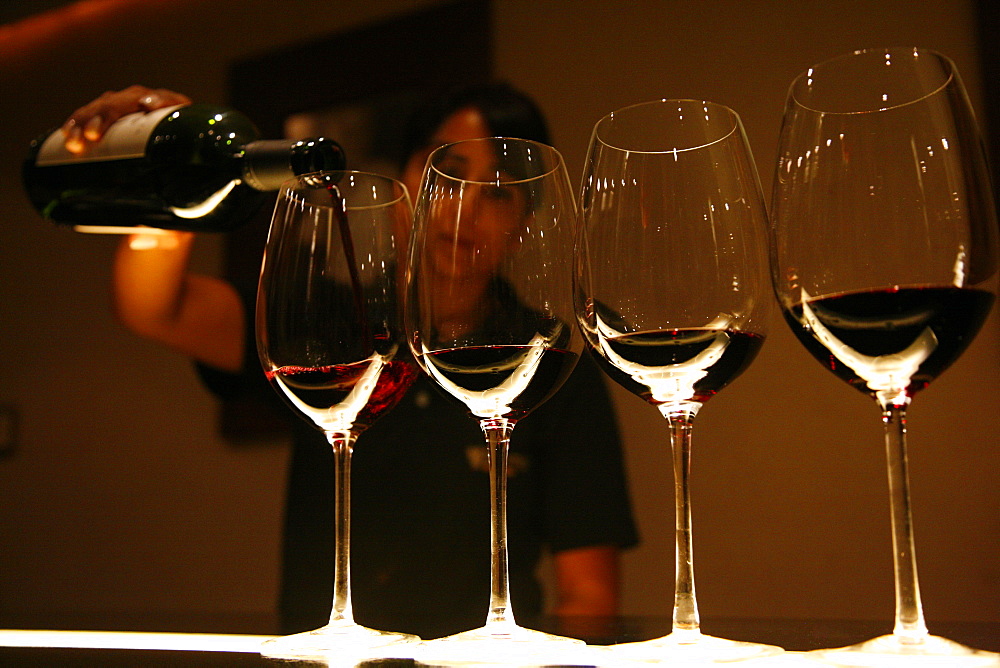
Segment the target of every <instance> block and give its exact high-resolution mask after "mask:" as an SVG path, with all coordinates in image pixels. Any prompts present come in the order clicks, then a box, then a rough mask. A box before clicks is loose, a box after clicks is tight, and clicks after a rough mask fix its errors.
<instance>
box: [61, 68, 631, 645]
mask: <svg viewBox="0 0 1000 668" xmlns="http://www.w3.org/2000/svg"><path fill="white" fill-rule="evenodd" d="M188 102H189V100H188V98H187V97H186V96H184V95H182V94H179V93H175V92H172V91H167V90H162V89H159V90H153V89H149V88H145V87H141V86H133V87H131V88H128V89H125V90H123V91H118V92H112V93H106V94H104V95H102V96H101V97H100V98H98V99H96V100H94V101H93V102H91V103H90V104H88V105H86V106H84V107H81V108H80V109H79V110H77V111H76V112H74V114H73V115H72V116H71V117H70V118H69V120H68V121H67V123H66V124H65V125H64V128H63V129H64V133H65V135H66V146H67V148H69V149H70V150H72V151H74V152H84V151H86V150H87V147H88V145H89V144H91V143H94V142H98V141H100V138H101V137H102V136H103V133H104V131H105V130H106V129H107V128H108V126H109V125H111V124H112V123H113V122H114V121H115V120H117V119H118V118H120V117H121V116H123V115H125V114H127V113H133V112H144V111H151V110H153V109H158V108H161V107H164V106H169V105H173V104H186V103H188ZM488 136H510V137H521V138H526V139H534V140H536V141H539V142H542V143H549V138H548V134H547V131H546V127H545V122H544V119H543V118H542V116H541V114H540V113H539V112H538V110H537V108H536V107H535V105H534V104H533V103H532V102H531V101H530V100H529V99H528V98H526V97H525V96H524V95H522V94H521V93H519V92H517V91H515V90H513V89H511V88H510V87H509V86H506V85H502V84H500V85H497V84H493V85H484V86H477V87H472V88H466V89H463V90H460V91H457V92H455V93H453V94H451V95H448V96H445V97H441V98H438V99H436V100H434V102H433V103H432V104H429V105H427V106H426V107H424V108H423V109H421V110H420V111H419V112H418V113H417V114H415V115H414V117H413V121H412V122H411V124H410V126H409V129H408V132H407V133H406V138H407V139H406V141H407V146H406V147H405V148H406V155H407V156H408V158H407V159H406V161H405V164H404V165H403V169H402V176H401V180H402V181H403V182H404V183H405V184H406V186H407V188H408V189H409V190H410V192H411V194H415V193H416V192H417V188H418V186H419V181H420V176H421V173H422V170H423V167H424V163H425V161H426V159H427V156H428V155H429V154H430V152H431V151H432V150H433V149H434V148H436V147H437V146H440V145H443V144H447V143H451V142H457V141H462V140H465V139H474V138H480V137H488ZM193 241H194V236H193V235H192V234H190V233H183V232H177V233H170V234H167V235H157V236H152V235H148V236H145V237H143V236H133V237H131V238H128V239H125V240H124V241H123V243H122V244H121V247H120V249H119V251H118V253H117V255H116V259H115V266H114V274H113V284H114V302H115V308H116V312H117V314H118V316H119V318H120V319H121V321H122V322H123V323H124V324H125V325H126V326H127V327H128V328H130V329H131V330H133V331H134V332H136V333H138V334H140V335H142V336H145V337H147V338H149V339H152V340H154V341H157V342H159V343H162V344H164V345H166V346H168V347H170V348H172V349H174V350H177V351H178V352H181V353H183V354H185V355H187V356H189V357H191V358H192V359H194V360H195V361H197V362H198V364H199V367H200V369H201V370H202V373H203V376H204V377H205V379H206V382H207V383H208V384H209V386H210V387H212V388H213V389H214V390H216V391H217V392H218V393H220V394H224V395H229V396H232V395H233V394H234V393H237V392H262V393H265V394H266V395H267V396H268V397H269V398H271V399H272V400H275V401H277V397H276V396H275V395H274V393H273V392H272V390H271V389H270V388H269V387H268V386H267V384H266V383H265V382H264V379H263V373H262V371H261V369H260V365H259V363H258V362H257V359H256V352H255V351H254V350H253V340H254V337H253V329H252V316H253V313H252V310H253V304H254V294H253V293H254V288H255V286H250V285H247V286H237V285H233V284H232V283H229V282H228V281H225V280H222V279H219V278H215V277H210V276H203V275H198V274H193V273H191V272H189V271H188V266H187V263H188V257H189V255H190V252H191V247H192V243H193ZM470 243H480V244H483V245H484V247H487V246H488V245H489V244H488V243H487V240H486V239H485V238H479V239H478V240H470ZM467 297H468V300H469V303H468V304H461V303H457V302H456V303H455V304H453V306H454V308H455V309H456V310H457V311H467V310H469V309H470V308H474V307H475V306H476V302H477V301H478V299H479V296H478V295H471V294H470V295H467ZM290 426H291V428H292V429H293V430H294V432H295V439H294V443H295V445H294V449H293V455H292V460H291V465H290V471H289V488H288V502H287V507H286V524H285V545H284V562H283V579H282V594H281V612H282V619H283V627H284V628H283V631H284V632H294V631H300V630H304V629H309V628H316V627H318V626H321V625H322V624H323V623H325V621H326V618H327V616H328V615H329V608H330V600H331V587H332V584H331V578H332V573H331V571H332V553H333V548H332V536H331V533H332V532H331V529H332V526H333V519H332V513H333V510H332V508H333V502H332V486H331V485H330V481H331V473H330V469H331V467H332V456H331V453H330V451H329V446H328V444H327V443H326V441H325V439H324V438H323V437H322V435H321V434H320V433H319V432H318V431H316V430H314V429H312V428H311V427H310V426H309V425H307V424H305V422H304V421H302V420H298V419H292V420H291V421H290ZM509 477H510V480H509V492H508V500H509V512H508V522H509V529H508V534H509V551H510V579H511V588H512V602H513V606H514V610H515V611H516V612H517V613H518V615H519V616H520V617H522V618H530V617H531V616H533V615H537V614H539V613H540V612H541V611H542V596H541V588H540V586H539V583H538V582H537V579H536V577H535V570H536V566H537V564H538V562H539V559H540V557H541V555H542V552H543V550H546V549H547V550H548V551H550V552H551V554H552V564H553V570H554V580H555V586H556V601H555V602H554V605H553V608H552V612H553V613H554V614H557V615H564V616H569V615H611V614H614V613H615V612H616V611H617V606H618V599H619V575H618V554H619V551H620V549H622V548H625V547H629V546H631V545H634V544H635V542H636V540H637V538H636V531H635V527H634V524H633V520H632V517H631V512H630V508H629V500H628V493H627V488H626V483H625V475H624V471H623V466H622V461H621V453H620V445H619V439H618V433H617V427H616V425H615V421H614V415H613V410H612V407H611V403H610V400H609V398H608V397H607V395H606V391H605V388H604V384H603V382H602V379H601V376H600V373H599V372H598V370H597V369H596V367H595V366H594V365H593V363H592V362H591V361H590V360H589V359H586V358H585V359H584V360H583V361H582V362H581V363H580V364H579V365H578V367H577V370H576V371H575V372H574V373H573V375H572V376H571V378H570V379H569V380H568V381H567V382H566V384H565V385H564V387H563V388H562V389H561V390H560V391H559V392H558V393H557V394H556V395H555V396H554V397H553V398H552V399H550V400H549V401H548V402H547V403H546V404H544V405H543V406H542V407H540V408H539V409H537V410H536V411H535V412H534V413H533V414H532V415H530V416H528V417H527V418H525V419H524V420H522V421H521V422H520V423H519V426H518V433H517V435H516V437H515V438H514V440H513V441H512V443H511V457H510V473H509ZM352 497H353V499H352V517H353V521H352V529H353V531H352V543H351V549H352V589H353V602H354V615H355V618H356V620H357V621H358V622H359V623H361V624H365V625H367V626H372V627H375V628H381V629H387V630H395V631H406V632H410V633H416V634H418V635H420V636H421V637H424V638H429V637H437V636H440V635H446V634H449V633H453V632H457V631H462V630H466V629H468V628H474V627H478V626H480V625H481V624H482V622H483V620H484V618H485V615H486V613H487V608H488V601H489V520H488V518H489V484H488V479H487V476H486V460H485V448H484V447H483V445H482V435H481V433H480V431H479V428H478V426H477V425H476V424H475V422H474V421H473V420H471V419H469V417H468V415H467V414H466V412H465V409H464V408H463V407H461V406H458V405H457V404H455V403H453V402H452V401H451V400H449V399H448V398H445V397H444V396H443V395H442V394H441V393H439V392H437V391H436V388H434V387H433V384H432V383H431V382H430V381H429V380H427V379H424V378H422V379H421V380H419V381H418V382H417V383H416V384H415V385H414V387H413V388H412V389H411V390H410V392H409V393H408V395H407V396H406V397H405V398H404V399H403V401H402V402H401V403H400V405H399V406H397V407H396V408H395V409H394V410H393V411H392V412H391V413H389V414H388V415H386V416H384V417H383V418H382V419H381V420H379V421H377V422H376V423H375V424H374V425H373V426H372V427H370V428H369V429H368V430H367V431H366V432H365V434H364V436H363V438H362V439H361V441H360V447H359V448H357V450H356V452H355V455H354V459H353V465H352Z"/></svg>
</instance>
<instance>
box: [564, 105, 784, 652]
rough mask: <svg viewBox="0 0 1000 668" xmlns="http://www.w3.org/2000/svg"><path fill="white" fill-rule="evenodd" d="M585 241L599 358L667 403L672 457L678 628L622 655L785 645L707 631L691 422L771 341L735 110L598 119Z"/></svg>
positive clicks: (761, 244) (758, 221) (655, 111)
mask: <svg viewBox="0 0 1000 668" xmlns="http://www.w3.org/2000/svg"><path fill="white" fill-rule="evenodd" d="M581 219H582V221H581V233H580V236H579V239H578V241H577V248H576V292H575V297H576V313H577V318H578V321H579V324H580V327H581V329H582V331H583V335H584V339H585V340H586V342H587V344H588V346H589V347H590V349H591V351H592V352H593V353H594V355H595V357H596V358H597V360H598V363H599V364H600V365H601V366H602V368H603V369H604V370H605V372H607V374H608V375H609V376H610V377H611V378H612V379H613V380H614V381H615V382H617V383H618V384H619V385H621V386H622V387H624V388H625V389H627V390H629V391H630V392H632V393H633V394H636V395H638V396H639V397H641V398H643V399H645V400H646V401H647V402H649V403H650V404H652V405H653V406H655V407H656V408H657V409H659V411H660V413H661V414H662V415H663V417H664V418H666V420H667V424H668V429H669V433H670V445H671V448H672V452H673V470H674V491H675V512H676V518H675V519H676V559H677V561H676V573H675V596H674V611H673V627H672V631H671V633H670V634H668V635H666V636H664V637H662V638H658V639H655V640H649V641H644V642H638V643H625V644H621V645H617V646H615V647H613V650H614V651H615V652H616V653H617V654H619V655H621V656H625V657H629V658H636V659H641V660H653V661H660V660H662V661H682V662H687V661H690V662H709V663H711V662H715V661H737V660H741V659H750V658H756V657H760V656H766V655H769V654H776V653H779V652H781V651H782V650H781V649H780V648H778V647H774V646H770V645H760V644H756V643H745V642H737V641H730V640H725V639H721V638H714V637H712V636H708V635H704V634H702V633H701V630H700V619H699V613H698V605H697V602H696V599H695V590H694V571H693V561H692V552H691V546H692V542H691V509H690V494H689V490H688V478H689V474H690V457H691V431H692V426H693V423H694V419H695V416H696V415H697V414H698V412H699V410H700V409H701V407H702V405H703V404H704V403H705V402H706V401H708V400H709V399H710V398H712V397H713V396H714V395H715V394H716V393H717V392H719V391H720V390H721V389H722V388H723V387H725V386H726V385H727V384H728V383H729V382H730V381H732V380H733V379H734V378H736V377H737V376H738V375H739V374H740V373H741V372H742V371H743V370H744V369H746V368H747V366H748V365H749V364H750V363H751V362H752V361H753V359H754V357H756V355H757V352H758V351H759V350H760V347H761V345H762V344H763V342H764V337H765V328H766V324H767V316H768V313H769V311H770V305H771V302H772V298H771V295H770V288H769V286H768V284H767V241H766V212H765V209H764V202H763V198H762V195H761V191H760V184H759V181H758V178H757V172H756V168H755V167H754V163H753V158H752V156H751V154H750V149H749V146H748V145H747V141H746V137H745V136H744V133H743V126H742V124H741V122H740V119H739V117H738V116H737V115H736V113H734V112H733V111H732V110H731V109H728V108H726V107H724V106H721V105H719V104H714V103H712V102H704V101H699V100H657V101H653V102H646V103H642V104H637V105H634V106H631V107H627V108H625V109H621V110H619V111H615V112H614V113H612V114H609V115H608V116H605V117H604V118H603V119H601V120H600V121H599V122H598V123H597V125H596V126H595V128H594V132H593V136H592V138H591V143H590V151H589V155H588V158H587V164H586V167H585V171H584V177H583V188H582V196H581Z"/></svg>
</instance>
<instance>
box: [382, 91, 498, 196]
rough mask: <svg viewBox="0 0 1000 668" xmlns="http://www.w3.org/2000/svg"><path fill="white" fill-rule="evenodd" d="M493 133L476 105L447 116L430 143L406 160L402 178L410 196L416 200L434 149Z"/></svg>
mask: <svg viewBox="0 0 1000 668" xmlns="http://www.w3.org/2000/svg"><path fill="white" fill-rule="evenodd" d="M491 134H492V133H491V132H490V128H489V126H488V125H486V119H485V118H483V115H482V114H481V113H480V112H479V110H478V109H476V108H475V107H468V108H467V109H459V110H458V111H456V112H455V113H453V114H452V115H451V116H449V117H448V118H446V119H445V120H444V123H442V124H441V127H439V128H438V129H437V131H436V132H435V133H434V135H433V136H432V137H431V142H430V144H429V145H428V146H425V147H424V148H423V149H421V150H419V151H417V152H416V153H414V154H413V155H411V156H410V158H409V159H408V160H407V162H406V167H405V169H404V170H403V176H402V178H401V180H402V181H403V183H404V184H405V185H406V189H407V190H408V191H410V198H411V199H414V200H415V199H416V197H417V192H418V191H419V189H420V177H421V176H423V173H424V165H425V164H426V163H427V158H428V156H430V154H431V153H433V152H434V149H436V148H437V147H439V146H444V145H445V144H452V143H454V142H457V141H465V140H466V139H480V138H482V137H489V136H491Z"/></svg>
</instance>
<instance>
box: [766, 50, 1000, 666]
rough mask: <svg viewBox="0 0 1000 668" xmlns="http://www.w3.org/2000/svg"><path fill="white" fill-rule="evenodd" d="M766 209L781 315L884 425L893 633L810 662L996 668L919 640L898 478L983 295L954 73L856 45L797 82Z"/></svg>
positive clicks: (972, 169) (988, 260) (981, 237)
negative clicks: (915, 400) (914, 408)
mask: <svg viewBox="0 0 1000 668" xmlns="http://www.w3.org/2000/svg"><path fill="white" fill-rule="evenodd" d="M772 206H773V229H772V239H771V247H772V250H771V253H772V260H773V265H772V279H773V284H774V290H775V293H776V294H777V297H778V301H779V302H780V304H781V308H782V310H783V312H784V315H785V319H786V320H787V321H788V323H789V325H790V326H791V328H792V330H793V331H794V332H795V334H796V336H797V337H798V339H799V340H800V341H801V342H802V344H803V345H804V346H805V348H806V349H807V350H808V351H809V352H810V353H812V354H813V355H814V356H815V357H816V358H817V359H819V360H820V361H821V362H822V364H823V366H825V367H826V368H828V369H830V370H831V371H833V373H834V374H835V375H836V376H838V377H839V378H841V379H842V380H845V381H847V382H848V383H849V384H850V385H851V386H853V387H854V388H856V389H858V390H860V391H861V392H864V393H865V394H867V395H869V396H870V397H872V398H873V399H874V400H875V401H876V402H877V404H878V406H879V408H880V410H881V412H882V420H883V422H884V425H885V443H886V452H887V455H888V466H889V490H890V500H891V513H892V534H893V554H894V560H895V562H894V565H895V584H896V620H895V628H894V630H893V632H892V634H891V635H886V636H881V637H879V638H875V639H873V640H871V641H867V642H864V643H861V644H860V645H856V646H851V647H848V648H841V649H839V650H832V651H830V650H827V651H823V652H821V653H820V654H819V656H820V657H821V658H823V659H824V660H828V661H830V662H832V663H839V664H842V665H859V666H860V665H906V666H919V665H942V659H941V657H948V658H947V659H945V660H944V662H943V663H944V664H946V665H949V666H966V665H1000V660H998V659H1000V657H998V656H997V655H995V654H989V653H986V652H977V651H975V650H971V649H968V648H966V647H963V646H961V645H958V644H957V643H953V642H951V641H948V640H945V639H942V638H938V637H935V636H931V635H929V634H928V632H927V627H926V626H925V623H924V616H923V611H922V609H921V603H920V591H919V585H918V581H917V568H916V561H915V558H914V549H913V547H914V545H913V535H912V524H911V512H910V499H909V483H908V478H907V455H906V409H907V407H908V406H909V404H910V400H911V399H912V397H913V395H914V394H916V393H917V392H918V391H920V390H922V389H923V388H924V387H926V386H927V384H928V383H930V382H931V381H932V380H933V379H934V378H935V377H936V376H938V374H940V373H941V372H942V371H944V370H945V369H946V368H947V367H948V366H949V365H950V364H951V363H952V362H954V361H955V359H956V358H958V356H959V355H961V353H962V351H963V350H964V349H965V348H966V347H967V346H968V345H969V342H970V341H972V339H973V337H974V336H975V334H976V332H977V331H978V330H979V328H980V326H981V325H982V323H983V321H984V319H985V318H986V315H987V313H988V312H989V310H990V307H991V305H992V303H993V301H994V292H995V274H996V261H997V245H996V218H995V213H994V207H993V200H992V196H991V193H990V185H989V178H988V176H987V172H986V166H985V160H984V156H983V152H982V145H981V141H980V138H979V135H978V131H977V129H976V122H975V119H974V117H973V114H972V110H971V107H970V105H969V101H968V98H967V97H966V93H965V90H964V89H963V87H962V83H961V81H960V80H959V77H958V72H957V71H956V70H955V66H954V64H953V63H952V62H951V61H950V60H948V59H947V58H946V57H944V56H942V55H940V54H938V53H934V52H932V51H925V50H921V49H914V48H900V49H882V50H865V51H856V52H854V53H851V54H849V55H845V56H841V57H838V58H834V59H832V60H829V61H826V62H824V63H821V64H819V65H816V66H815V67H813V68H811V69H809V70H808V71H807V72H806V73H804V74H802V75H800V76H799V77H798V78H797V79H796V80H795V81H794V82H793V83H792V86H791V89H790V91H789V95H788V101H787V106H786V110H785V115H784V122H783V126H782V132H781V140H780V151H779V160H778V165H777V172H776V175H775V182H774V196H773V198H772Z"/></svg>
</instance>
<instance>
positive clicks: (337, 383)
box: [256, 172, 419, 659]
mask: <svg viewBox="0 0 1000 668" xmlns="http://www.w3.org/2000/svg"><path fill="white" fill-rule="evenodd" d="M411 221H412V218H411V208H410V202H409V198H408V196H407V194H406V189H405V187H404V186H403V184H401V183H400V182H398V181H396V180H394V179H390V178H387V177H383V176H378V175H375V174H366V173H361V172H322V173H315V174H307V175H304V176H302V177H299V178H297V179H293V180H292V181H290V182H288V183H287V184H286V185H285V186H284V187H283V188H282V190H281V192H280V194H279V197H278V202H277V204H276V206H275V210H274V217H273V220H272V222H271V229H270V232H269V234H268V239H267V245H266V247H265V250H264V259H263V263H262V265H261V275H260V284H259V288H258V292H257V313H256V318H257V322H256V324H257V350H258V353H259V355H260V361H261V364H262V366H263V369H264V373H265V375H266V377H267V379H268V380H269V381H270V383H271V385H272V386H273V387H274V389H275V391H276V392H277V393H278V394H279V395H280V396H281V397H282V399H284V400H285V403H286V404H287V405H288V407H289V409H290V410H291V411H292V412H294V413H295V414H297V415H298V416H299V417H300V418H302V419H303V420H306V421H307V422H309V423H310V424H312V425H313V426H315V427H316V428H317V429H319V430H321V431H322V432H323V433H324V434H325V435H326V437H327V440H328V442H329V444H330V446H331V447H332V448H333V453H334V462H335V471H334V476H335V480H334V486H335V493H336V496H335V506H336V508H335V510H336V526H335V527H334V528H335V532H336V535H335V558H334V563H333V564H331V565H330V567H331V569H332V570H333V573H334V577H333V583H334V593H333V604H332V610H331V614H330V621H329V623H328V624H327V625H326V626H324V627H322V628H319V629H316V630H313V631H308V632H304V633H299V634H294V635H290V636H284V637H279V638H276V639H273V640H269V641H267V642H265V643H264V644H263V646H262V649H261V653H262V654H264V655H265V656H272V657H280V658H301V657H309V658H314V657H324V656H325V655H326V654H328V653H329V652H335V653H337V655H338V656H341V657H344V656H351V657H356V658H359V659H360V658H362V657H377V656H387V655H389V656H399V652H400V651H405V650H400V649H399V648H398V645H399V644H401V643H415V642H417V641H419V638H417V637H415V636H412V635H407V634H402V633H392V632H386V631H378V630H373V629H369V628H365V627H363V626H361V625H359V624H357V623H356V622H355V621H354V617H353V613H352V608H351V582H350V536H351V533H350V529H351V525H350V519H351V500H350V477H351V454H352V452H353V450H354V447H355V445H356V443H357V440H358V436H359V435H360V434H361V433H362V432H363V431H364V430H365V429H366V428H367V427H369V426H370V425H371V424H372V422H373V421H375V420H376V419H378V418H379V417H381V416H382V415H383V414H385V413H386V412H388V411H389V410H391V409H392V408H393V407H394V406H395V405H396V404H397V403H398V402H399V400H400V399H401V398H402V397H403V395H404V394H405V392H406V391H407V389H408V388H409V386H410V384H411V383H412V382H413V381H414V380H415V379H416V377H417V374H418V370H417V367H416V365H415V364H414V363H413V360H412V358H411V357H410V355H409V351H408V350H407V347H406V337H405V332H404V330H403V318H402V309H401V303H402V301H401V299H400V294H399V290H400V289H401V287H402V278H403V275H402V274H403V270H404V266H405V252H404V250H403V244H404V240H405V239H406V235H407V233H408V231H409V228H410V225H411ZM362 447H364V441H363V440H362Z"/></svg>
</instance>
